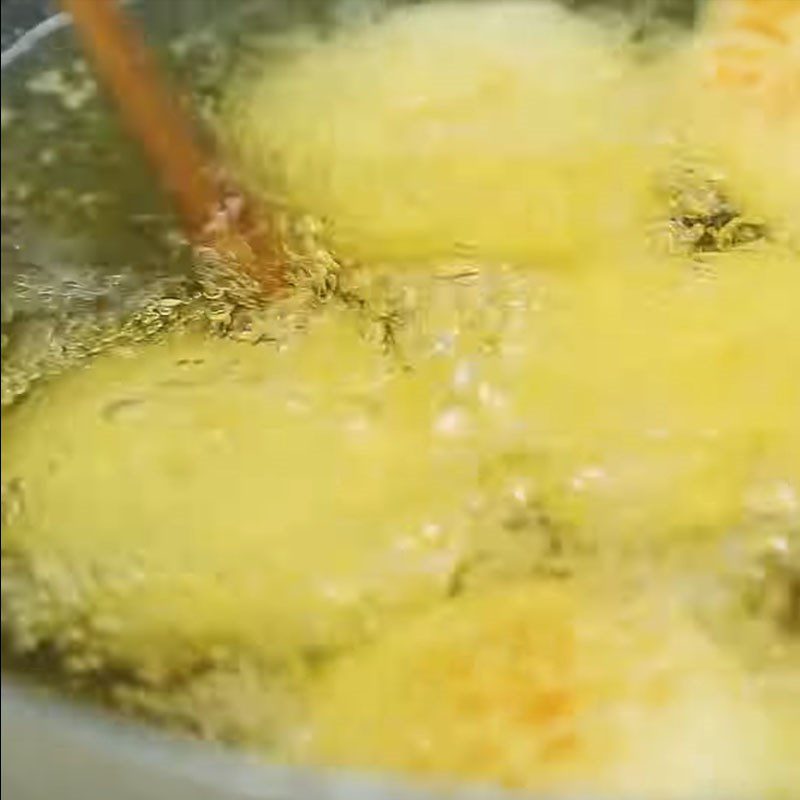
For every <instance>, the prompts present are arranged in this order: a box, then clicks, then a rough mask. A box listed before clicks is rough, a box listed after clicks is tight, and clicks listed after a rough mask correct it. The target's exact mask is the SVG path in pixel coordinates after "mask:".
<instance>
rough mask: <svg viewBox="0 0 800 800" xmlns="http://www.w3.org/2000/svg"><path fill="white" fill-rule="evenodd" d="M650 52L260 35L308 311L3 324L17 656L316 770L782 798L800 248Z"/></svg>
mask: <svg viewBox="0 0 800 800" xmlns="http://www.w3.org/2000/svg"><path fill="white" fill-rule="evenodd" d="M627 32H629V27H628V26H627V23H625V22H624V21H621V20H615V19H613V18H612V19H611V20H600V21H596V20H595V21H593V20H589V19H586V18H583V17H578V16H575V15H573V14H571V13H567V12H565V11H564V10H563V9H561V8H557V7H556V6H554V5H551V4H549V3H539V4H521V3H495V4H488V3H487V4H483V3H478V4H465V6H464V8H460V7H458V6H457V5H453V4H449V3H434V4H432V5H431V7H429V8H428V7H414V8H411V9H404V10H397V11H393V12H391V13H389V14H388V15H386V16H383V17H381V18H380V19H379V20H378V21H372V22H369V23H366V24H365V23H363V22H360V23H358V24H357V25H355V26H345V27H344V28H343V29H342V30H340V31H338V32H334V33H333V34H332V35H331V36H329V37H328V38H325V39H322V40H320V39H318V38H315V37H310V36H306V35H301V36H299V37H295V38H292V39H291V40H286V39H282V40H281V41H279V42H277V43H276V42H269V43H267V45H266V47H267V49H268V51H269V55H268V61H269V70H263V71H259V69H257V68H256V66H257V65H256V66H254V65H253V64H248V65H247V68H246V70H245V72H246V74H247V77H246V78H245V79H242V81H241V82H240V83H236V84H235V85H234V86H233V88H232V89H231V90H230V94H229V97H230V102H229V104H228V106H227V108H228V111H229V113H230V114H231V115H232V116H230V117H228V118H227V119H226V120H225V124H226V125H227V134H226V135H227V137H228V139H227V140H228V143H229V145H230V148H231V152H232V154H234V156H235V157H236V158H239V159H240V168H241V169H242V170H243V171H245V170H247V171H248V174H249V175H250V180H251V185H252V186H253V187H256V188H257V187H263V186H264V185H265V182H271V181H274V180H278V184H277V185H278V186H279V187H280V188H281V190H282V191H283V192H284V193H285V195H286V200H287V204H288V206H289V207H290V208H292V209H293V216H291V217H290V219H291V224H290V227H289V229H288V230H289V247H288V251H289V253H290V273H291V275H292V281H293V284H294V288H293V291H292V292H291V293H290V294H289V296H287V297H284V298H281V299H279V300H277V301H274V302H270V303H265V302H264V301H263V299H262V298H260V297H259V296H258V294H257V293H253V291H252V287H249V286H248V285H247V283H246V281H245V282H243V281H242V280H241V279H240V277H239V276H237V275H236V274H235V273H234V272H232V271H231V270H230V269H228V268H226V266H225V265H224V264H218V263H214V262H212V261H209V260H208V259H207V258H206V260H205V261H202V262H201V263H199V264H198V265H197V271H196V273H195V276H194V277H193V278H191V279H185V280H182V281H172V282H168V283H161V284H158V285H154V286H152V287H151V289H150V291H148V292H147V293H144V294H142V295H140V296H138V297H137V298H135V300H134V299H132V300H131V302H130V304H129V305H128V306H126V307H125V308H124V309H122V310H121V311H119V312H118V313H117V314H115V315H107V316H102V315H98V314H96V313H95V314H90V313H86V314H84V315H82V316H79V317H78V320H79V321H77V322H75V323H74V324H73V323H70V324H67V323H66V322H64V318H63V317H58V319H59V320H60V322H59V323H58V325H55V326H51V327H46V328H45V330H44V332H43V331H42V330H41V329H37V328H36V327H35V326H34V327H33V328H26V327H25V326H20V327H19V328H17V329H14V330H10V331H9V334H10V341H11V342H12V343H13V347H12V348H11V349H10V350H9V351H8V352H6V348H4V361H3V392H4V415H3V421H2V425H3V445H2V460H3V523H4V524H3V582H2V610H3V631H4V638H5V640H6V643H7V646H8V648H9V650H10V651H11V652H12V653H13V654H14V655H15V657H16V658H19V659H21V660H22V661H23V662H24V663H33V662H35V661H37V659H38V660H41V659H44V660H46V661H47V664H48V668H49V669H50V670H51V671H52V672H55V673H56V674H57V675H58V679H59V680H60V681H61V683H62V685H68V686H71V687H73V688H76V689H78V690H79V691H81V692H84V693H85V694H88V695H94V696H99V697H100V699H102V700H103V701H104V702H107V703H109V704H111V705H113V706H114V707H116V708H120V709H122V710H124V711H125V712H127V713H131V714H136V715H140V716H145V717H146V718H148V719H151V720H155V721H157V722H158V723H159V724H162V725H167V726H172V727H176V728H179V729H188V730H191V731H193V732H194V733H196V734H197V735H200V736H202V737H205V738H209V739H214V740H219V741H225V742H231V743H234V744H236V745H237V746H241V747H246V748H248V749H251V750H255V751H257V752H260V753H262V754H267V755H269V756H270V757H273V758H274V757H278V758H282V759H286V760H290V761H295V762H299V763H304V764H311V765H317V764H333V765H338V766H348V767H352V766H356V767H363V768H367V769H383V770H387V771H389V772H392V773H409V774H412V775H420V776H423V777H425V778H427V779H436V780H441V779H444V780H447V781H458V780H461V781H464V780H478V781H493V782H497V783H499V784H503V785H507V786H513V787H519V788H525V789H531V790H547V791H556V792H566V791H573V792H584V793H588V792H592V791H594V792H601V793H602V792H606V793H608V792H613V793H616V794H618V795H620V796H626V797H627V796H631V797H633V796H641V794H643V793H645V794H650V795H652V794H658V795H659V796H664V797H675V798H678V797H681V798H684V797H685V798H688V797H695V796H697V794H698V793H707V794H715V793H716V794H726V795H727V794H732V793H734V792H741V791H745V792H746V793H748V794H754V795H759V796H764V797H774V798H782V797H787V798H788V797H789V796H790V794H791V791H792V787H793V786H795V785H797V782H798V780H800V775H798V773H797V769H798V767H797V765H798V764H800V752H798V743H800V730H798V728H797V719H799V718H800V690H798V685H799V684H800V682H799V681H798V670H799V669H800V650H798V646H799V645H798V630H800V610H799V609H798V599H797V598H798V585H799V584H800V578H798V575H800V564H799V563H798V552H799V550H798V548H800V541H799V540H800V414H798V413H797V409H798V408H800V326H799V324H798V319H797V316H796V313H795V308H794V306H795V302H794V299H795V298H796V297H797V296H798V291H799V290H800V255H799V254H798V250H797V248H796V245H795V244H794V242H793V239H792V234H791V225H784V224H783V222H782V219H783V218H782V216H781V214H780V213H776V212H775V209H777V208H778V205H776V202H777V198H779V197H780V196H781V192H780V191H775V192H772V193H769V194H768V195H765V200H764V206H763V208H762V207H761V206H760V205H759V202H758V201H759V197H760V195H759V193H758V191H756V190H755V189H754V191H753V193H752V194H748V193H744V192H741V193H740V192H739V191H738V189H737V187H739V186H742V185H743V184H742V183H741V182H740V180H739V173H738V172H737V165H736V163H735V162H733V161H727V162H726V160H725V158H726V157H725V154H724V153H723V155H722V156H721V157H720V158H719V159H717V160H716V161H715V159H714V158H713V147H711V148H710V150H711V151H712V157H709V155H708V151H707V150H705V149H704V148H703V147H700V146H699V145H698V142H700V141H701V140H702V141H703V142H707V143H708V142H711V143H712V144H713V141H714V138H713V137H714V136H715V135H716V134H715V133H714V131H712V130H711V129H710V128H707V127H704V126H705V122H703V121H702V120H701V121H700V122H698V123H697V125H696V126H694V127H692V128H691V129H690V130H691V133H692V135H691V136H688V135H685V136H684V134H685V133H686V131H687V128H686V125H687V124H688V123H687V120H686V117H684V116H682V113H681V108H682V106H681V105H680V103H679V102H678V99H679V98H681V97H685V94H684V93H685V92H687V91H689V90H688V89H687V88H686V84H685V81H683V78H684V77H685V73H683V72H680V70H681V69H684V68H685V67H686V64H687V62H688V61H691V58H689V56H687V49H686V45H685V42H684V40H682V39H680V38H678V39H676V41H675V42H673V43H671V44H670V46H668V47H666V46H664V45H663V44H662V45H661V46H660V47H659V48H658V49H657V50H656V51H654V52H652V53H649V52H648V51H645V50H643V49H642V46H641V45H639V44H637V45H632V44H629V43H628V40H627V38H626V34H627ZM275 44H277V45H279V46H278V47H277V50H276V48H275V47H274V45H275ZM276 53H277V55H276ZM645 56H646V57H645ZM442 64H445V65H446V68H445V69H443V70H439V69H438V67H439V66H440V65H442ZM670 65H673V66H674V65H679V66H675V69H678V70H679V77H680V78H681V80H677V81H674V82H673V80H672V78H671V77H670V76H671V67H670ZM254 76H255V77H254ZM691 91H694V89H692V90H691ZM698 91H699V89H698ZM703 91H706V90H705V89H704V90H703ZM692 97H694V95H692ZM689 105H691V104H689ZM704 137H705V138H704ZM781 141H782V140H781ZM772 177H773V178H774V180H775V181H776V182H779V181H780V176H778V175H773V176H772ZM270 185H273V186H274V185H275V184H270ZM262 190H263V188H262ZM745 197H746V198H747V199H746V201H745V199H744V198H745ZM732 198H733V199H732ZM617 199H618V200H619V203H616V200H617ZM734 200H736V201H740V203H741V204H739V205H736V204H735V203H734ZM780 208H784V206H780ZM559 209H560V211H559ZM561 211H563V212H564V213H563V214H562V213H561ZM762 213H763V216H762ZM287 224H288V223H287ZM409 267H410V268H409ZM31 291H35V287H31ZM70 319H72V318H71V317H70Z"/></svg>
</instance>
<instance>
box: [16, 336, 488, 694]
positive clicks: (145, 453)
mask: <svg viewBox="0 0 800 800" xmlns="http://www.w3.org/2000/svg"><path fill="white" fill-rule="evenodd" d="M430 392H431V386H430V384H429V383H426V382H425V381H424V380H423V381H422V382H417V383H413V382H411V381H409V380H407V379H406V378H405V377H404V376H403V375H399V376H395V377H394V378H392V377H391V376H389V375H387V374H386V371H385V369H382V368H381V366H380V364H379V362H378V360H377V358H376V355H375V353H374V352H373V351H372V349H371V347H370V346H369V345H367V344H365V343H363V342H361V341H360V340H359V339H358V337H357V335H356V332H355V329H354V328H353V327H351V326H349V325H348V324H347V323H346V322H340V323H339V324H329V323H328V324H326V323H325V322H324V321H319V322H318V323H317V325H316V327H315V329H314V330H313V331H312V332H311V333H310V334H309V336H308V337H307V338H306V339H305V340H304V341H303V342H302V343H301V344H299V345H296V346H294V347H291V348H289V350H287V351H285V352H282V353H277V352H275V348H274V347H273V346H271V345H264V346H249V345H243V344H235V343H232V342H229V341H224V340H215V339H213V338H203V337H201V336H199V335H198V336H193V335H190V334H184V335H176V336H175V337H173V338H170V339H169V340H167V341H165V342H163V343H160V344H153V345H147V346H143V347H139V348H136V349H132V350H130V351H124V352H117V353H113V354H109V355H105V356H101V357H99V358H98V359H96V360H95V361H93V362H92V363H91V364H89V365H87V366H86V367H84V368H82V369H78V370H75V371H73V372H72V373H70V374H68V375H65V376H64V377H63V378H60V379H58V380H56V381H54V382H53V383H52V384H51V385H48V386H46V387H43V388H42V389H41V391H40V392H38V393H37V394H36V395H35V396H33V397H31V398H30V399H29V400H28V401H27V402H26V403H24V404H22V405H21V406H20V407H19V408H18V409H15V410H13V411H11V412H10V413H8V414H5V415H4V417H3V451H2V452H3V477H4V481H5V482H6V486H11V487H12V489H13V493H14V494H15V496H16V499H17V500H18V503H17V506H18V507H19V513H18V514H17V515H15V517H14V518H13V520H11V524H9V525H8V528H7V530H4V532H3V537H4V553H16V554H17V555H22V556H23V558H24V559H28V561H29V568H30V569H32V573H33V574H32V581H33V585H32V586H28V587H26V585H25V583H24V578H25V576H24V575H22V574H20V570H21V567H17V568H15V569H12V570H11V571H10V574H9V577H8V580H9V583H8V586H4V589H7V594H8V595H9V596H10V597H11V600H10V603H11V605H10V606H8V609H10V611H11V614H12V618H11V619H7V620H6V622H7V623H10V624H11V625H12V626H13V627H14V628H15V630H16V633H17V636H18V640H19V641H20V642H25V641H27V640H31V641H28V644H31V643H35V642H37V641H54V642H56V643H57V645H58V646H59V647H61V648H63V649H65V650H67V652H71V651H74V652H75V654H76V657H77V658H82V659H84V660H85V661H86V664H85V665H84V666H85V667H86V668H87V669H91V668H103V667H104V666H105V667H109V666H110V667H114V666H116V667H127V668H130V669H131V670H133V671H134V673H136V674H139V675H140V676H142V677H143V678H145V679H147V680H152V681H154V682H155V683H156V684H157V683H158V682H159V681H161V680H162V679H167V678H168V677H169V676H170V675H172V676H180V675H181V674H182V672H183V671H185V670H187V669H190V668H191V667H192V665H194V664H196V663H197V662H202V661H203V659H206V660H207V659H208V658H209V654H210V657H212V658H213V657H214V654H215V653H217V654H218V655H220V657H221V658H222V660H223V662H224V661H225V659H226V657H228V656H231V654H232V657H238V656H239V655H242V654H250V656H252V657H254V658H257V659H261V660H262V661H265V662H266V663H267V664H269V663H271V662H278V663H279V662H280V661H281V660H282V659H287V658H293V659H297V658H299V657H300V656H301V655H302V654H303V653H304V652H307V651H311V650H320V649H321V650H325V649H326V648H328V649H330V648H334V649H335V648H336V647H337V646H339V645H341V644H342V643H345V642H351V641H353V640H354V639H357V638H358V637H359V636H360V635H362V634H363V633H364V630H365V629H366V628H368V627H369V625H370V624H373V625H374V624H375V619H376V618H378V617H379V616H380V614H381V610H382V609H391V608H393V607H397V606H400V607H402V606H404V605H413V603H415V602H416V603H419V602H423V601H428V600H430V599H431V598H433V597H436V596H439V595H440V594H441V593H442V592H443V591H444V587H445V586H446V584H447V581H448V580H449V576H450V572H451V570H452V569H453V567H454V564H455V561H456V559H457V551H456V549H454V548H455V545H454V543H453V542H451V541H449V539H448V532H447V524H448V522H449V519H450V517H451V516H452V514H453V512H454V511H455V510H456V509H457V507H458V504H457V502H456V497H457V494H458V492H459V491H461V490H462V485H463V483H464V482H465V481H466V482H468V481H469V480H470V476H471V475H472V474H474V471H475V470H474V464H473V459H472V458H470V457H469V456H466V457H464V454H456V453H454V452H449V453H447V452H445V453H439V452H438V451H437V450H436V449H435V448H434V447H432V446H431V439H432V436H433V432H432V429H431V428H430V418H429V410H428V409H429V404H430ZM437 526H439V527H437ZM15 579H16V580H17V581H23V583H22V588H21V589H19V590H17V594H16V595H15V589H14V586H15V584H14V581H15ZM4 582H5V580H4ZM37 586H39V587H41V589H40V590H37V588H36V587H37ZM14 598H16V600H15V599H14ZM15 602H16V605H14V603H15ZM77 666H78V667H80V666H81V665H80V663H78V664H77Z"/></svg>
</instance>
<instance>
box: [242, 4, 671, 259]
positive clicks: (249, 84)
mask: <svg viewBox="0 0 800 800" xmlns="http://www.w3.org/2000/svg"><path fill="white" fill-rule="evenodd" d="M251 71H252V72H254V73H255V74H256V75H257V77H256V78H254V79H252V78H251V79H249V80H248V81H246V82H245V83H244V85H243V86H242V85H240V86H237V87H235V89H234V90H233V91H232V93H231V100H230V113H229V116H228V117H227V118H226V134H227V135H228V136H229V139H230V141H231V143H232V146H233V148H234V150H235V151H236V152H237V153H238V155H239V157H240V158H241V159H242V162H243V164H244V169H245V172H244V175H245V177H246V178H247V179H249V180H252V181H255V183H256V185H257V186H258V187H260V188H266V189H268V190H272V191H274V190H275V187H276V185H277V186H283V187H284V190H285V192H286V194H287V195H288V198H289V200H290V201H291V202H292V203H293V204H295V205H296V206H299V207H301V208H305V209H307V210H309V211H311V212H313V213H315V214H317V215H319V216H321V217H323V218H324V220H325V221H326V222H327V224H328V233H329V235H330V236H331V238H332V240H333V242H334V244H335V246H336V248H337V251H338V252H340V253H341V254H342V255H343V256H347V257H357V258H360V259H363V260H368V261H369V260H377V261H390V262H394V263H404V264H409V263H414V262H418V261H431V260H433V261H437V260H440V261H448V260H453V259H460V258H464V257H468V258H469V257H475V258H479V259H483V260H488V261H515V262H522V263H533V264H536V265H545V266H551V265H560V264H563V263H564V262H571V261H573V260H574V259H575V258H578V257H580V255H581V254H582V253H583V252H584V251H585V250H586V248H591V249H592V251H594V252H597V251H598V249H604V250H611V251H612V252H619V251H626V250H627V249H631V248H636V247H638V246H639V245H640V244H641V241H642V239H643V229H644V226H645V225H646V223H647V221H648V220H649V218H650V215H651V213H652V209H653V198H652V196H651V190H652V184H653V180H654V175H655V173H656V172H657V171H658V169H659V166H658V165H659V164H660V160H661V158H662V154H661V146H662V145H663V142H662V141H660V140H659V136H658V134H657V133H656V132H655V129H654V127H653V124H652V123H653V117H654V113H655V112H656V110H657V108H658V104H659V101H658V92H659V89H658V87H657V85H656V84H655V82H654V81H652V80H650V78H649V77H648V74H647V70H644V69H643V68H642V67H641V66H640V65H636V64H634V63H633V60H632V58H631V53H630V48H627V49H626V47H625V46H624V45H623V44H622V41H621V35H620V30H619V29H618V28H614V27H613V26H612V27H610V28H606V27H604V26H602V25H600V24H597V23H595V22H592V21H589V20H587V19H584V18H582V17H580V16H578V15H574V14H570V13H568V12H566V11H565V10H564V9H562V8H560V7H558V5H557V4H554V3H523V2H514V1H513V0H511V1H510V2H507V1H504V2H497V3H480V4H476V3H469V4H467V3H465V4H456V3H447V2H444V3H432V4H430V5H428V6H423V7H417V8H414V9H411V10H408V9H403V10H400V11H396V12H392V13H390V14H389V15H388V17H387V18H386V19H384V20H382V21H380V22H378V23H375V24H364V25H358V24H353V25H351V26H345V27H344V28H343V29H342V30H340V31H338V32H337V33H335V34H334V35H333V36H332V37H331V38H330V39H329V40H326V41H317V40H315V39H313V38H311V37H309V40H308V41H302V40H301V41H300V42H298V45H297V52H296V53H295V54H294V55H293V56H292V57H291V58H288V59H286V60H285V61H284V62H281V61H280V60H267V61H266V62H265V66H264V67H263V69H260V70H259V69H257V68H254V69H253V70H251ZM647 89H649V92H648V93H645V92H646V90H647Z"/></svg>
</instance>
